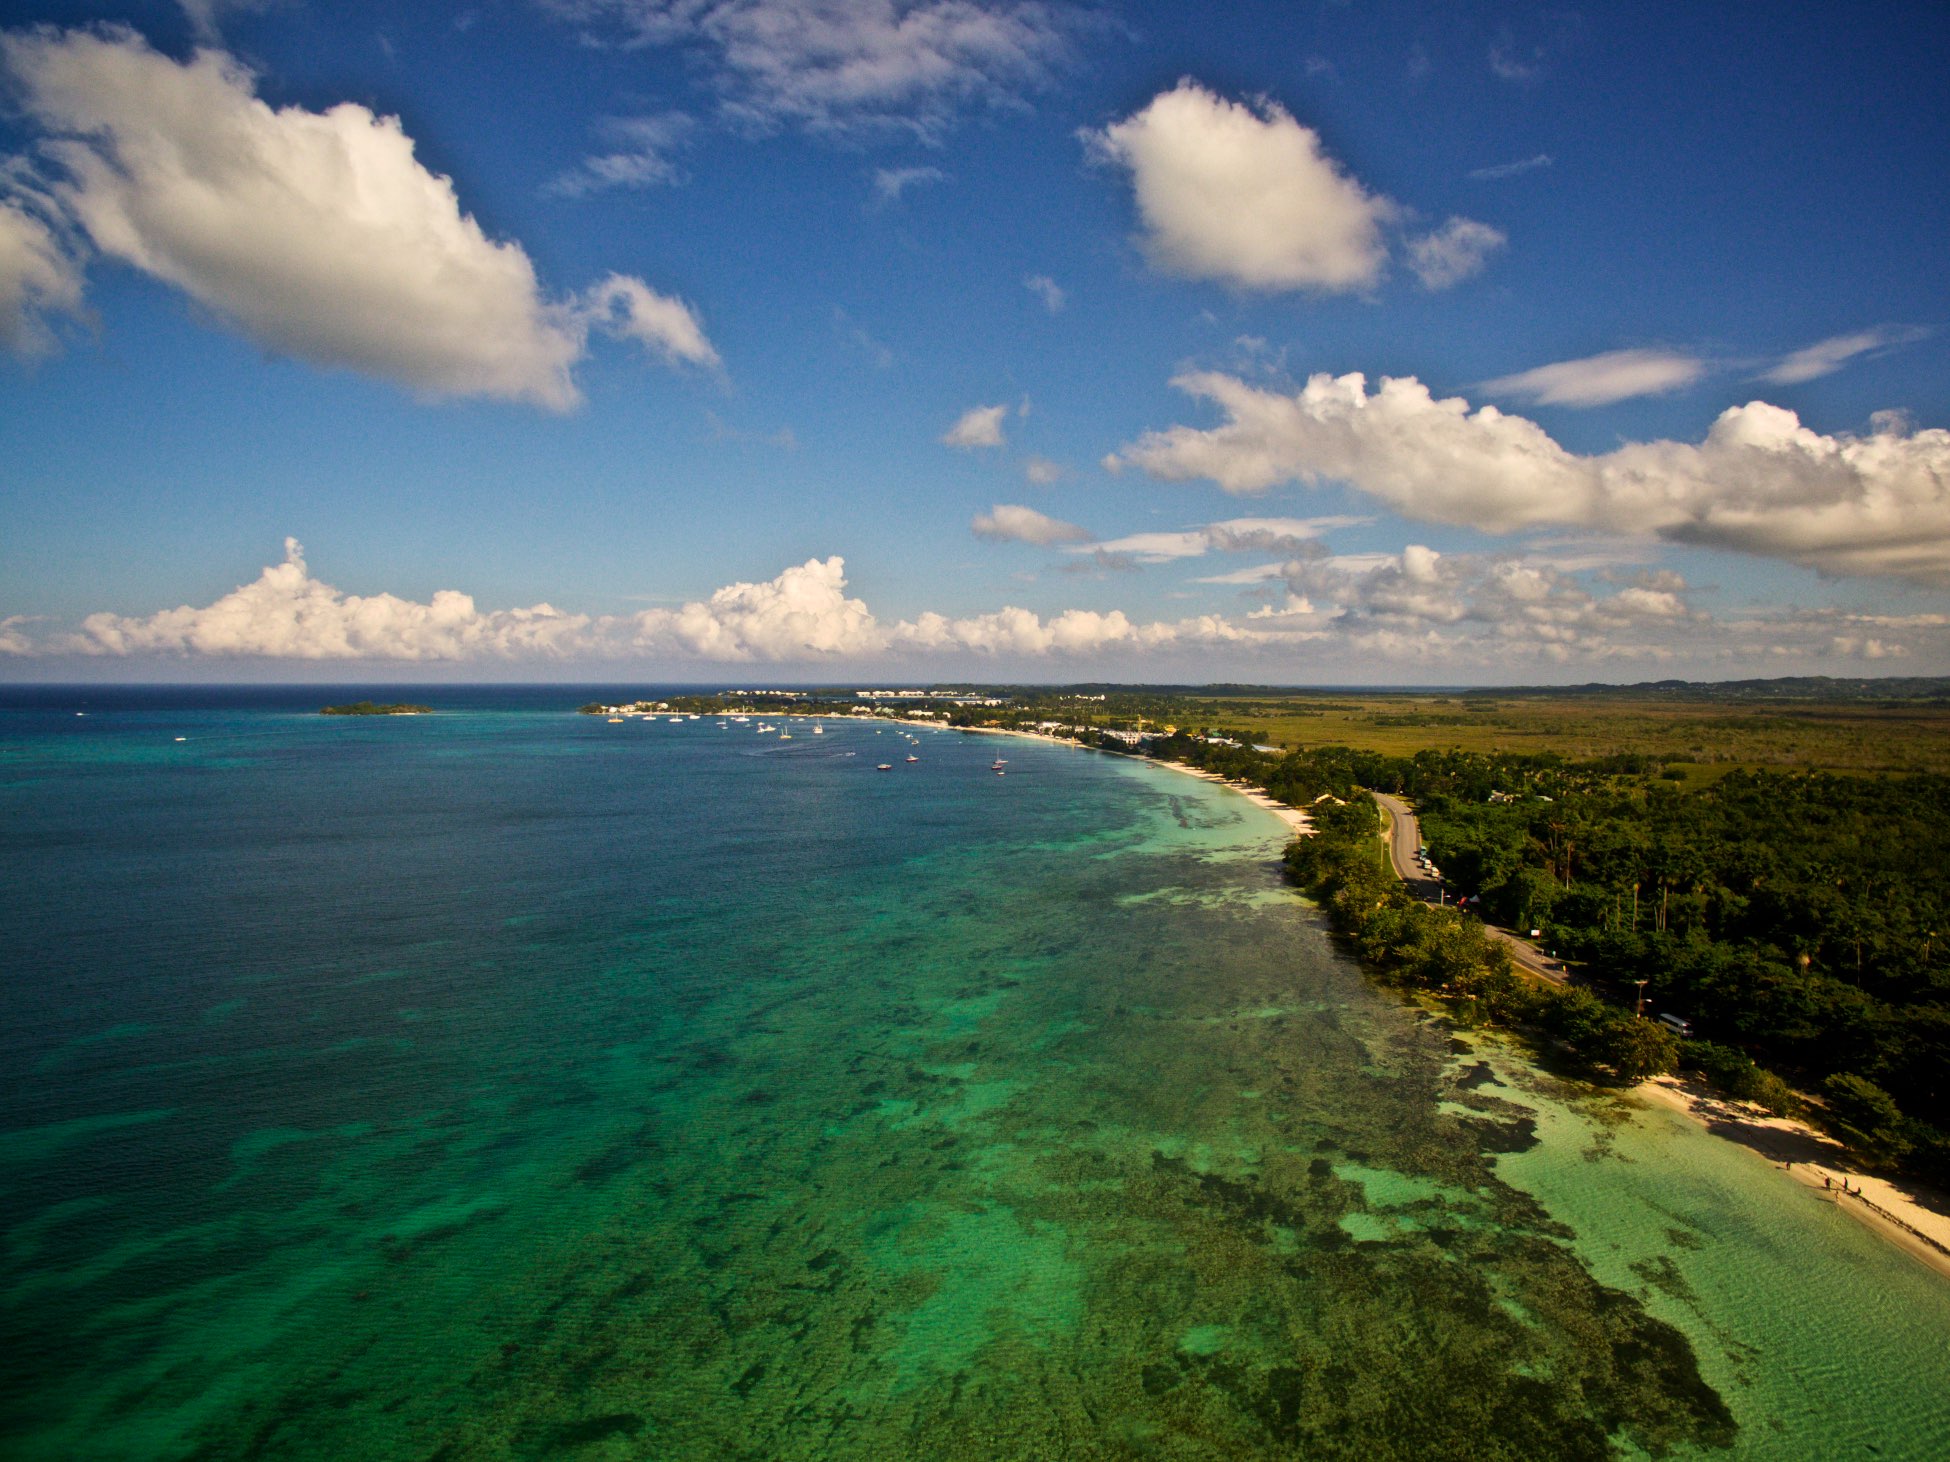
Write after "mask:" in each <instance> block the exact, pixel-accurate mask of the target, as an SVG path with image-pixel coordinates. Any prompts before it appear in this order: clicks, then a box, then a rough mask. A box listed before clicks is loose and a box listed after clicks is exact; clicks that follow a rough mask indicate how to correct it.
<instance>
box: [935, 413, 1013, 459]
mask: <svg viewBox="0 0 1950 1462" xmlns="http://www.w3.org/2000/svg"><path fill="white" fill-rule="evenodd" d="M1008 414H1009V408H1008V406H1007V405H1006V404H1004V405H1002V406H971V407H969V408H968V410H966V411H964V412H963V413H962V414H961V417H960V419H958V420H957V421H956V422H955V424H954V425H953V426H951V427H949V428H948V430H947V431H946V432H944V433H942V436H941V441H942V444H943V445H944V446H949V447H960V448H961V449H962V450H964V451H971V450H973V449H975V448H977V447H999V446H1001V445H1003V437H1002V420H1003V418H1004V417H1006V416H1007V415H1008Z"/></svg>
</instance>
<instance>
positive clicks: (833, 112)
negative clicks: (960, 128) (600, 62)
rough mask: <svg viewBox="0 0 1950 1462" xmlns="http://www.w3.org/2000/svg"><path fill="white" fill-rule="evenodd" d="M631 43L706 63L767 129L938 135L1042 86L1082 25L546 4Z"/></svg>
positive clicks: (805, 1)
mask: <svg viewBox="0 0 1950 1462" xmlns="http://www.w3.org/2000/svg"><path fill="white" fill-rule="evenodd" d="M544 3H545V4H546V5H547V6H548V8H550V9H552V10H554V11H556V12H557V13H558V14H562V15H565V16H568V17H570V18H571V19H574V20H578V21H581V22H583V23H584V24H585V25H589V26H606V25H612V24H613V25H616V26H620V27H621V28H622V30H623V32H624V34H625V36H626V38H627V39H628V41H629V42H630V43H633V44H639V45H677V46H682V47H684V48H686V49H688V50H691V51H692V52H694V53H695V54H697V55H699V56H701V57H703V58H705V59H706V64H707V67H708V69H709V72H710V74H711V76H712V77H713V80H714V83H715V85H716V88H717V91H718V94H719V96H720V98H721V104H722V108H723V110H724V112H725V113H726V114H727V115H728V116H729V117H731V118H732V119H733V120H735V121H740V122H745V123H749V124H752V125H757V126H761V127H771V126H777V125H780V124H792V125H796V126H803V127H806V128H808V129H810V130H813V131H816V132H832V133H847V132H858V131H861V130H865V129H884V128H890V127H893V128H900V129H903V130H909V131H913V132H915V133H918V134H920V135H923V136H933V135H935V134H936V133H938V132H940V131H941V130H942V129H943V128H944V127H945V126H946V125H947V124H948V122H949V121H950V120H952V118H953V117H954V115H955V113H956V112H957V110H958V109H960V108H962V107H964V106H967V105H969V104H971V103H973V104H993V103H1002V102H1008V101H1010V100H1011V99H1013V98H1015V97H1016V96H1017V95H1018V94H1019V93H1020V92H1021V91H1022V90H1024V89H1025V88H1031V87H1035V86H1038V85H1040V84H1041V83H1042V82H1044V81H1045V80H1046V79H1047V77H1048V75H1049V71H1050V68H1051V67H1052V66H1054V65H1055V64H1057V63H1058V62H1059V61H1060V60H1061V59H1062V58H1063V57H1064V56H1065V55H1066V54H1067V52H1068V50H1069V34H1070V31H1071V29H1072V28H1073V27H1074V25H1075V24H1076V23H1077V20H1078V19H1079V16H1078V15H1077V14H1076V13H1075V12H1069V11H1066V10H1065V9H1064V8H1062V7H1058V6H1051V5H1045V4H1039V3H1035V0H544Z"/></svg>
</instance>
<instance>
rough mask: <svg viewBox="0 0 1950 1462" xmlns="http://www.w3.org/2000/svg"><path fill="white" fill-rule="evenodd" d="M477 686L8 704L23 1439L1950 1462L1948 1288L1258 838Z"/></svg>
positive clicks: (1022, 746)
mask: <svg viewBox="0 0 1950 1462" xmlns="http://www.w3.org/2000/svg"><path fill="white" fill-rule="evenodd" d="M96 694H97V695H98V696H99V693H96ZM329 698H331V697H325V698H321V699H318V703H319V704H323V703H325V699H329ZM412 698H414V699H419V700H423V701H426V702H428V703H430V704H434V705H436V706H438V705H441V704H442V703H443V701H442V696H441V693H440V692H437V691H425V692H420V691H416V692H415V693H414V695H413V697H412ZM472 699H473V701H474V705H473V708H472V709H469V710H467V711H464V712H454V713H449V714H443V715H438V716H434V717H424V718H414V719H410V720H406V719H400V720H384V721H357V722H347V721H339V720H336V719H334V720H330V721H323V720H321V719H320V718H318V717H316V716H315V715H306V714H303V713H301V712H299V711H297V710H295V709H288V708H281V707H280V706H279V705H277V704H276V703H273V702H265V701H259V702H255V703H254V702H251V701H250V700H249V699H248V698H244V699H243V701H242V702H241V703H239V702H235V701H233V702H232V703H230V704H227V705H226V704H222V703H214V704H213V703H212V702H211V700H210V698H208V697H205V698H203V699H202V700H199V699H198V698H197V697H196V696H193V695H191V696H184V697H182V698H181V699H180V700H179V701H175V702H171V701H169V700H167V699H160V700H157V699H151V700H148V701H142V702H140V703H137V704H129V703H127V702H122V703H118V702H117V701H116V700H115V698H114V697H113V696H106V697H100V703H99V704H97V705H95V706H94V707H93V708H92V713H91V715H90V717H88V718H85V719H80V720H79V722H78V723H77V718H74V717H73V715H72V710H71V709H67V708H65V707H57V706H53V705H48V704H45V703H39V704H36V703H29V704H26V705H24V706H21V707H18V708H16V709H14V710H12V711H10V712H8V713H7V714H6V717H5V722H4V724H5V727H6V729H5V731H4V733H0V735H4V738H5V739H4V741H3V742H0V811H4V814H5V821H4V824H0V827H3V828H4V831H3V832H0V837H3V838H4V840H5V844H6V848H7V854H8V865H9V866H10V867H12V868H16V869H20V870H23V873H22V875H21V876H19V877H17V878H15V879H14V880H12V881H10V883H9V884H8V886H7V888H6V890H5V891H4V893H0V913H4V916H5V920H6V927H8V928H9V929H10V930H14V931H18V932H17V934H16V935H15V937H14V946H13V948H14V955H15V956H17V957H15V958H10V965H11V966H12V972H11V973H10V977H9V980H8V983H7V988H6V992H5V994H4V1000H5V1002H6V1004H5V1012H4V1013H5V1016H6V1019H5V1022H4V1029H5V1032H6V1035H5V1038H4V1041H5V1044H4V1047H0V1061H3V1062H4V1069H3V1070H0V1077H4V1081H3V1082H0V1088H3V1089H4V1090H5V1091H7V1092H9V1093H13V1095H10V1096H8V1097H6V1098H5V1099H4V1100H5V1102H6V1106H5V1111H4V1118H5V1120H4V1122H0V1127H3V1128H4V1129H5V1132H6V1136H5V1138H4V1139H3V1140H0V1185H4V1187H0V1222H4V1226H5V1251H4V1253H5V1258H4V1267H3V1268H0V1305H3V1306H4V1308H3V1309H0V1324H4V1327H5V1334H4V1337H0V1338H4V1339H5V1341H6V1343H7V1349H8V1350H9V1352H10V1353H12V1354H14V1355H17V1356H24V1357H26V1358H27V1359H26V1362H25V1364H22V1365H18V1366H16V1368H15V1369H14V1370H13V1371H12V1373H11V1374H9V1375H8V1376H7V1378H6V1380H5V1382H4V1386H3V1387H0V1408H3V1409H0V1427H3V1428H4V1434H5V1435H6V1437H7V1438H8V1439H9V1451H10V1452H11V1453H13V1454H17V1455H24V1456H40V1457H61V1456H72V1455H90V1456H103V1457H131V1458H133V1457H177V1456H181V1457H188V1456H207V1457H243V1456H248V1455H262V1456H276V1457H301V1456H319V1457H344V1456H351V1455H365V1456H399V1457H435V1456H445V1457H549V1456H562V1457H578V1458H580V1457H590V1458H598V1457H625V1456H643V1457H659V1458H667V1457H700V1458H703V1457H727V1456H751V1457H766V1458H773V1457H778V1458H795V1457H834V1458H839V1457H849V1458H850V1457H867V1456H876V1457H877V1456H889V1457H891V1456H903V1455H913V1456H933V1457H1050V1456H1059V1455H1060V1456H1073V1457H1097V1456H1101V1457H1177V1458H1195V1457H1196V1458H1205V1457H1210V1458H1218V1457H1252V1456H1294V1455H1305V1456H1336V1455H1346V1456H1362V1457H1387V1456H1403V1457H1437V1456H1458V1457H1460V1456H1470V1457H1496V1456H1509V1457H1553V1456H1561V1457H1599V1456H1604V1455H1606V1454H1607V1453H1608V1452H1614V1451H1617V1452H1626V1453H1631V1452H1635V1451H1640V1450H1648V1451H1654V1450H1658V1449H1661V1448H1666V1449H1670V1450H1673V1451H1676V1452H1679V1453H1681V1454H1685V1453H1691V1452H1694V1451H1699V1452H1717V1451H1720V1450H1722V1449H1724V1448H1728V1447H1730V1448H1731V1449H1732V1452H1733V1454H1734V1455H1741V1456H1756V1457H1759V1456H1779V1457H1794V1456H1809V1455H1826V1456H1845V1455H1855V1454H1860V1455H1876V1454H1879V1455H1882V1456H1885V1457H1893V1456H1930V1455H1941V1454H1942V1453H1943V1452H1945V1451H1946V1450H1950V1399H1946V1396H1947V1395H1950V1389H1947V1388H1946V1387H1945V1385H1944V1382H1945V1380H1946V1378H1950V1363H1947V1362H1946V1349H1945V1346H1946V1341H1947V1340H1950V1294H1947V1293H1946V1287H1945V1286H1943V1285H1941V1283H1940V1282H1939V1281H1937V1280H1935V1279H1934V1277H1933V1276H1931V1275H1929V1274H1928V1273H1926V1272H1925V1271H1923V1270H1922V1269H1921V1268H1920V1267H1919V1266H1916V1265H1914V1264H1913V1263H1911V1262H1910V1261H1909V1260H1907V1259H1905V1258H1903V1257H1902V1256H1901V1255H1898V1254H1895V1253H1893V1252H1892V1251H1889V1250H1886V1249H1884V1248H1882V1247H1880V1246H1879V1245H1878V1244H1877V1243H1876V1242H1875V1241H1874V1240H1873V1239H1872V1238H1871V1237H1870V1236H1869V1235H1867V1234H1866V1233H1864V1232H1863V1231H1861V1230H1860V1229H1858V1228H1856V1227H1855V1226H1854V1225H1852V1224H1850V1223H1849V1222H1848V1221H1847V1220H1846V1219H1844V1218H1842V1217H1841V1216H1840V1215H1838V1214H1837V1213H1836V1212H1835V1211H1834V1210H1833V1209H1832V1208H1828V1207H1826V1206H1824V1205H1821V1204H1819V1203H1816V1202H1814V1201H1813V1200H1812V1199H1806V1200H1805V1201H1804V1198H1805V1195H1803V1194H1802V1193H1801V1192H1800V1191H1799V1190H1797V1189H1795V1188H1794V1187H1793V1186H1792V1185H1790V1184H1787V1183H1784V1182H1782V1181H1781V1180H1780V1179H1779V1177H1778V1175H1777V1174H1774V1173H1772V1172H1771V1171H1770V1170H1769V1169H1768V1168H1767V1166H1766V1164H1765V1163H1763V1162H1761V1161H1760V1160H1759V1159H1757V1158H1754V1157H1753V1156H1752V1155H1751V1154H1748V1153H1746V1152H1744V1151H1741V1150H1738V1149H1735V1148H1732V1147H1730V1146H1728V1145H1727V1144H1724V1143H1720V1142H1717V1141H1716V1140H1714V1139H1711V1138H1709V1137H1707V1136H1705V1135H1704V1134H1703V1133H1700V1132H1698V1131H1697V1129H1694V1128H1691V1127H1688V1126H1687V1125H1686V1124H1684V1123H1683V1122H1680V1121H1678V1120H1677V1119H1674V1118H1671V1117H1670V1116H1669V1115H1668V1114H1665V1113H1662V1112H1646V1113H1643V1114H1641V1115H1637V1116H1629V1115H1623V1114H1621V1113H1620V1112H1619V1111H1618V1110H1617V1103H1615V1102H1613V1101H1611V1100H1609V1099H1594V1098H1593V1097H1591V1096H1590V1094H1588V1093H1584V1092H1581V1091H1578V1090H1576V1089H1572V1088H1567V1087H1563V1086H1560V1085H1558V1084H1556V1083H1553V1082H1550V1081H1548V1080H1546V1079H1543V1078H1540V1077H1537V1076H1535V1075H1533V1074H1531V1073H1528V1072H1527V1071H1526V1070H1525V1069H1524V1068H1523V1066H1522V1065H1521V1063H1519V1062H1515V1061H1514V1060H1512V1059H1511V1058H1510V1057H1509V1056H1507V1055H1506V1054H1501V1053H1499V1052H1498V1051H1497V1050H1496V1049H1495V1048H1493V1047H1484V1048H1483V1049H1481V1050H1474V1049H1468V1048H1466V1047H1465V1046H1464V1045H1463V1043H1461V1042H1458V1041H1456V1040H1454V1039H1453V1038H1452V1037H1451V1035H1450V1034H1449V1033H1448V1032H1446V1031H1444V1030H1442V1029H1440V1028H1438V1027H1437V1026H1435V1025H1434V1024H1432V1023H1430V1022H1428V1021H1427V1020H1426V1019H1425V1018H1423V1017H1421V1016H1420V1015H1419V1014H1417V1013H1416V1012H1414V1011H1411V1010H1408V1009H1404V1008H1403V1007H1401V1006H1400V1005H1398V1004H1397V1003H1396V1002H1395V1001H1394V1000H1393V999H1392V998H1391V997H1389V996H1386V995H1384V994H1381V993H1378V992H1376V991H1375V990H1373V989H1372V988H1371V987H1370V986H1369V984H1368V983H1367V982H1366V980H1365V979H1364V978H1363V977H1362V976H1361V974H1360V972H1359V971H1358V970H1357V969H1355V968H1353V967H1352V966H1351V965H1350V964H1349V963H1348V962H1347V961H1346V960H1345V959H1344V958H1342V957H1341V956H1340V955H1339V954H1338V953H1337V952H1336V951H1335V949H1334V947H1333V945H1332V944H1331V942H1330V941H1329V939H1328V937H1327V936H1326V934H1325V932H1324V930H1323V929H1322V927H1321V925H1320V923H1319V921H1318V920H1317V919H1316V918H1315V916H1314V915H1313V914H1312V913H1311V912H1310V911H1309V910H1308V909H1307V908H1306V907H1305V906H1304V904H1302V903H1301V902H1300V901H1299V900H1297V899H1296V898H1294V897H1292V896H1291V895H1290V894H1289V893H1287V891H1286V890H1285V889H1284V888H1283V887H1282V885H1281V883H1280V881H1279V878H1278V873H1277V868H1276V866H1275V863H1276V859H1277V854H1278V850H1279V846H1280V843H1281V840H1282V838H1283V836H1284V830H1283V828H1282V827H1281V826H1280V825H1279V824H1278V823H1277V821H1276V820H1274V819H1272V818H1271V817H1270V816H1267V815H1265V814H1263V813H1261V812H1260V811H1258V810H1257V809H1255V808H1253V807H1251V806H1250V805H1249V804H1247V803H1245V802H1244V801H1243V799H1240V798H1237V797H1234V796H1232V795H1230V794H1229V793H1227V792H1225V791H1223V790H1222V789H1217V788H1213V787H1210V786H1208V785H1206V784H1203V783H1200V782H1198V781H1196V780H1194V779H1192V778H1187V777H1182V776H1179V775H1176V774H1173V773H1170V772H1165V771H1160V770H1157V769H1153V768H1147V767H1143V766H1138V765H1135V764H1132V763H1129V762H1126V761H1123V760H1121V759H1115V758H1107V757H1099V756H1092V755H1085V754H1081V753H1077V752H1075V751H1071V750H1067V749H1064V748H1058V747H1051V746H1045V745H1040V744H1035V743H1027V742H1021V741H1008V742H1003V741H1001V740H999V739H996V738H987V737H964V736H959V735H954V734H949V733H942V734H929V733H921V737H920V740H921V744H920V746H919V747H918V748H916V751H917V754H918V755H920V757H921V760H920V761H919V762H918V763H914V764H907V763H905V762H903V761H902V760H901V759H900V756H899V755H894V754H892V753H894V752H899V753H901V754H905V752H906V751H907V750H908V748H907V746H906V744H905V743H904V742H899V741H896V740H893V738H895V737H896V735H897V733H896V732H895V731H893V730H892V729H891V728H889V729H883V730H880V731H878V732H876V729H875V728H872V727H859V726H847V725H839V724H835V723H828V731H827V733H826V734H825V735H823V736H820V737H817V738H815V737H812V736H810V735H797V734H796V735H795V736H794V739H793V740H792V742H791V743H790V744H789V745H788V744H785V743H781V742H780V741H779V740H778V739H777V738H776V737H761V736H759V735H757V734H756V733H755V732H754V731H753V730H752V729H751V728H750V727H743V728H738V729H736V730H726V731H720V730H719V729H718V728H717V726H716V724H715V722H714V721H711V720H709V719H706V720H702V721H697V722H685V723H683V724H681V725H673V724H670V723H667V722H656V723H640V722H631V723H627V724H625V725H622V726H611V725H609V724H607V723H606V722H604V721H602V720H600V719H599V718H588V717H580V718H578V717H574V716H569V715H564V714H561V710H562V708H563V707H564V706H565V705H566V704H567V703H568V702H569V701H570V700H571V699H573V697H569V696H563V695H560V694H550V693H538V692H535V691H524V692H500V693H486V692H475V693H473V696H472ZM445 700H446V703H447V704H449V705H451V704H454V703H455V698H454V696H453V695H452V694H451V693H450V694H448V695H447V696H446V698H445ZM754 724H755V723H754ZM177 735H185V736H188V737H189V738H190V739H189V740H188V741H186V742H184V743H181V744H178V743H175V742H174V739H173V738H174V737H175V736H177ZM890 743H891V744H890ZM997 754H1000V755H1003V756H1006V757H1007V758H1008V759H1009V767H1008V775H1007V776H1006V777H1004V778H996V777H994V776H993V775H992V774H991V773H990V772H989V771H988V764H989V761H990V759H991V758H992V757H994V756H995V755H997ZM878 761H893V762H895V763H896V768H897V769H896V771H895V772H893V773H889V774H876V773H875V772H874V771H873V770H872V768H873V765H874V764H875V763H876V762H878ZM1485 1061H1486V1062H1487V1065H1484V1064H1479V1063H1483V1062H1485ZM1871 1448H1873V1449H1875V1451H1873V1452H1872V1451H1871V1450H1870V1449H1871Z"/></svg>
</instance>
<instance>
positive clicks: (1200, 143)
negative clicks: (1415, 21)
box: [1085, 79, 1397, 291]
mask: <svg viewBox="0 0 1950 1462" xmlns="http://www.w3.org/2000/svg"><path fill="white" fill-rule="evenodd" d="M1085 141H1086V143H1087V144H1088V146H1089V147H1090V149H1091V151H1092V153H1093V154H1094V155H1095V156H1097V157H1098V158H1100V159H1102V160H1104V161H1106V162H1109V163H1113V164H1115V165H1117V166H1120V167H1123V168H1126V169H1128V170H1129V172H1130V175H1131V184H1132V187H1133V189H1134V190H1135V192H1136V196H1137V207H1138V214H1139V217H1140V218H1141V219H1142V221H1143V224H1144V233H1143V235H1142V237H1141V240H1140V242H1141V244H1142V246H1143V249H1144V252H1145V254H1146V255H1147V257H1148V258H1149V259H1150V261H1151V263H1152V265H1153V266H1154V267H1156V268H1157V269H1159V270H1161V271H1163V272H1165V273H1168V274H1176V275H1180V276H1183V277H1185V278H1189V279H1215V280H1219V281H1221V282H1223V283H1226V284H1232V285H1238V286H1241V287H1243V288H1246V289H1260V290H1288V289H1315V290H1324V291H1348V290H1359V289H1365V288H1367V287H1369V286H1370V285H1373V284H1375V283H1376V282H1377V281H1378V280H1379V279H1380V278H1381V275H1382V271H1383V269H1384V267H1385V265H1386V262H1387V258H1388V245H1387V242H1386V241H1385V239H1384V238H1383V236H1382V226H1383V225H1384V224H1385V223H1387V222H1388V221H1389V220H1390V219H1392V218H1393V217H1394V216H1395V214H1396V211H1397V210H1396V208H1395V205H1394V204H1392V203H1391V202H1389V200H1388V199H1386V198H1384V197H1382V196H1381V195H1379V194H1376V193H1370V192H1369V191H1368V190H1367V189H1366V188H1364V187H1362V186H1361V184H1360V183H1359V182H1358V181H1356V180H1355V179H1354V178H1352V177H1350V176H1348V174H1347V173H1346V172H1345V171H1343V169H1342V168H1341V167H1340V165H1339V164H1338V163H1336V162H1335V161H1334V159H1332V158H1331V157H1329V156H1328V155H1327V153H1326V151H1325V150H1324V149H1323V147H1322V146H1321V140H1320V134H1319V133H1317V132H1315V131H1314V130H1313V129H1312V128H1310V127H1304V126H1302V125H1301V124H1300V123H1299V122H1297V121H1295V120H1294V119H1293V117H1292V115H1291V114H1290V113H1288V112H1287V111H1286V110H1285V109H1284V108H1283V107H1281V106H1279V105H1278V104H1277V103H1274V102H1271V101H1262V102H1260V103H1259V104H1258V105H1256V106H1249V105H1245V104H1242V103H1239V102H1234V101H1228V100H1226V99H1225V98H1223V97H1220V96H1218V95H1216V94H1214V93H1213V92H1211V91H1208V90H1206V88H1204V87H1203V86H1200V85H1199V84H1198V83H1197V82H1195V81H1192V80H1189V79H1187V80H1184V81H1181V82H1179V83H1178V85H1177V86H1176V87H1174V88H1173V89H1172V90H1170V91H1167V92H1163V93H1161V94H1159V95H1158V96H1156V97H1154V98H1153V99H1152V100H1151V102H1150V103H1149V104H1148V105H1146V106H1145V107H1144V108H1143V110H1141V111H1139V112H1137V113H1135V114H1133V115H1132V116H1129V117H1127V118H1125V119H1124V120H1123V121H1121V122H1115V123H1113V124H1112V125H1110V126H1108V127H1106V128H1104V129H1103V130H1101V131H1098V132H1091V133H1087V134H1086V135H1085Z"/></svg>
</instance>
